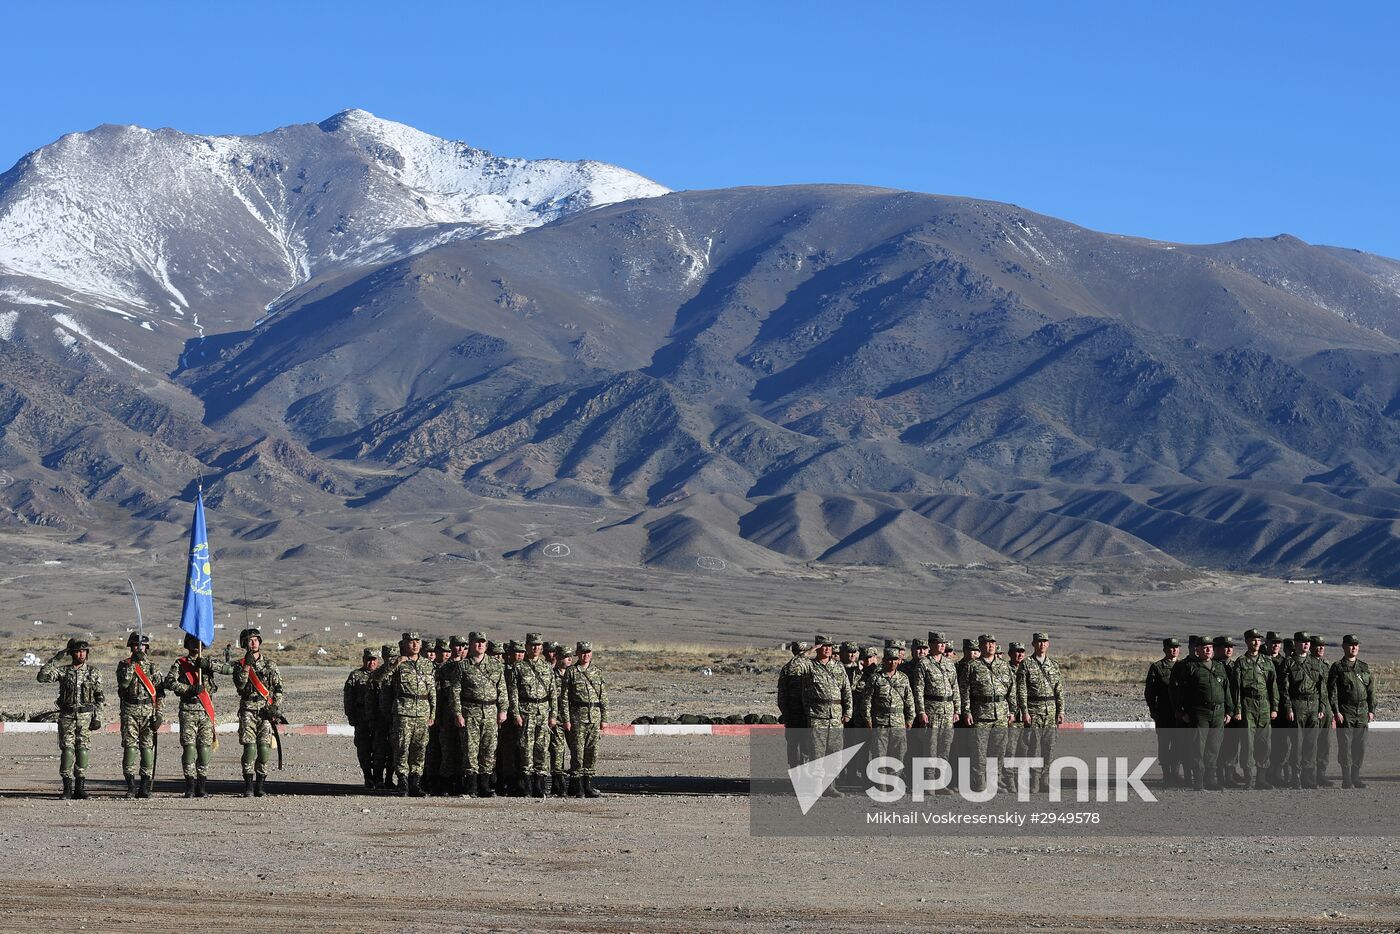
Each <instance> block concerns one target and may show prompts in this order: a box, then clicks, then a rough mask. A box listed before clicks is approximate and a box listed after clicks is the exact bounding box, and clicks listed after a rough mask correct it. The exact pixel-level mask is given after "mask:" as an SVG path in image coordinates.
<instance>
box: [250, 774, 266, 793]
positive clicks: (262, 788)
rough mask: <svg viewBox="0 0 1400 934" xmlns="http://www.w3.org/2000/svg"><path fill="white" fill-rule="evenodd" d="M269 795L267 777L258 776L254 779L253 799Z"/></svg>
mask: <svg viewBox="0 0 1400 934" xmlns="http://www.w3.org/2000/svg"><path fill="white" fill-rule="evenodd" d="M266 794H267V776H266V775H257V776H254V778H253V797H254V798H261V797H263V796H264V795H266Z"/></svg>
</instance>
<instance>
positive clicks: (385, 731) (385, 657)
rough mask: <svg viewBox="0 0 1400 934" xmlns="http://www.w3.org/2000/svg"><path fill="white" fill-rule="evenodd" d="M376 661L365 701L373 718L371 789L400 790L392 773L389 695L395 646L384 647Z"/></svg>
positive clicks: (400, 781)
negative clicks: (372, 782)
mask: <svg viewBox="0 0 1400 934" xmlns="http://www.w3.org/2000/svg"><path fill="white" fill-rule="evenodd" d="M379 657H380V659H381V661H380V664H379V667H378V668H376V669H374V674H373V675H371V676H370V679H369V697H368V701H367V703H368V704H369V708H370V710H371V712H373V714H374V787H375V788H395V789H400V790H401V789H402V788H403V777H402V776H400V775H398V773H396V772H395V771H394V757H395V751H394V704H393V698H392V697H391V696H390V695H389V677H390V676H391V675H393V673H394V669H395V668H397V667H398V665H399V659H400V658H402V656H401V655H400V654H399V647H398V646H397V645H386V646H384V647H383V648H382V649H381V650H380V653H379Z"/></svg>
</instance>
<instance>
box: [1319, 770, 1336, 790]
mask: <svg viewBox="0 0 1400 934" xmlns="http://www.w3.org/2000/svg"><path fill="white" fill-rule="evenodd" d="M1316 772H1317V779H1316V781H1317V787H1319V788H1331V787H1332V785H1333V784H1334V782H1333V781H1332V779H1330V778H1328V777H1327V769H1326V767H1323V768H1320V769H1317V770H1316Z"/></svg>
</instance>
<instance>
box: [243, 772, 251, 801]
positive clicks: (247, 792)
mask: <svg viewBox="0 0 1400 934" xmlns="http://www.w3.org/2000/svg"><path fill="white" fill-rule="evenodd" d="M243 797H245V798H251V797H253V776H251V775H244V776H243Z"/></svg>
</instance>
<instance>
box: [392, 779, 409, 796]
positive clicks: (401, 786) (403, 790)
mask: <svg viewBox="0 0 1400 934" xmlns="http://www.w3.org/2000/svg"><path fill="white" fill-rule="evenodd" d="M394 793H395V794H397V795H398V796H399V797H400V798H407V797H408V794H409V787H408V782H407V781H404V780H402V779H400V780H399V782H398V784H396V785H395V786H394Z"/></svg>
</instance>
